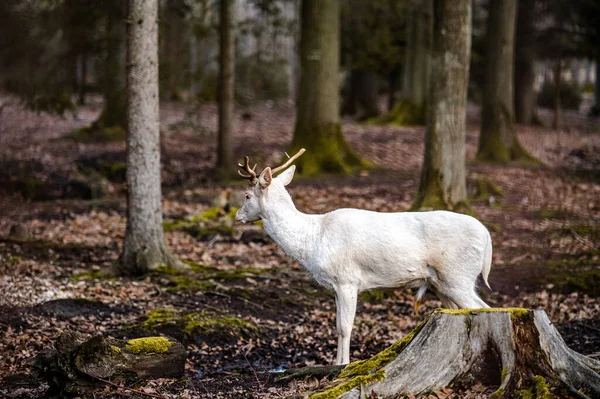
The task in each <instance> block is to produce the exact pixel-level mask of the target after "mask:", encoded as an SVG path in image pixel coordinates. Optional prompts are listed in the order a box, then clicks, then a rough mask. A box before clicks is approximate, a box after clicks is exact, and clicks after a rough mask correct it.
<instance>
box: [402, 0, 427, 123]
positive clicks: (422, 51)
mask: <svg viewBox="0 0 600 399" xmlns="http://www.w3.org/2000/svg"><path fill="white" fill-rule="evenodd" d="M431 7H432V0H425V1H421V2H418V3H417V4H415V5H414V7H413V9H412V12H411V13H409V14H408V15H409V17H408V21H407V40H406V44H407V48H406V52H405V56H406V59H405V63H404V66H405V67H404V75H403V84H402V91H403V93H402V96H403V97H404V100H405V101H407V102H408V103H410V104H412V105H413V106H415V107H416V108H417V109H420V110H421V113H422V115H423V117H424V116H425V112H424V109H425V102H426V100H427V92H428V90H429V77H430V71H431V46H432V23H431V22H432V15H431V14H432V10H431Z"/></svg>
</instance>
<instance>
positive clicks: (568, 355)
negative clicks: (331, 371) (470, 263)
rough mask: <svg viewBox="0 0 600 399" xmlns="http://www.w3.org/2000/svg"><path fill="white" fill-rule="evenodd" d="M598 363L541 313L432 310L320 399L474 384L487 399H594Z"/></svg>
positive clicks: (599, 380) (599, 383)
mask: <svg viewBox="0 0 600 399" xmlns="http://www.w3.org/2000/svg"><path fill="white" fill-rule="evenodd" d="M599 368H600V362H598V361H596V360H593V359H591V358H588V357H585V356H583V355H581V354H579V353H577V352H575V351H573V350H571V349H569V348H568V347H567V346H566V345H565V343H564V341H563V340H562V338H561V336H560V335H559V334H558V332H557V331H556V329H555V328H554V327H553V326H552V323H550V320H549V319H548V316H547V315H546V313H545V312H544V311H543V310H526V309H463V310H447V309H444V310H437V311H435V312H434V313H433V314H432V315H431V316H429V318H428V319H427V320H425V321H424V322H423V323H421V325H419V326H418V327H417V328H415V329H414V330H413V331H412V332H411V333H410V334H409V335H408V336H406V337H405V338H404V339H402V340H401V341H398V342H397V343H395V344H394V345H392V346H391V347H389V348H388V349H385V350H384V351H382V352H380V353H379V354H377V355H375V356H373V357H372V358H370V359H367V360H363V361H358V362H354V363H351V364H349V365H348V366H346V367H345V368H344V369H343V370H342V371H341V373H340V374H339V375H338V378H337V379H336V380H334V381H333V382H332V383H331V384H330V385H329V386H328V387H327V390H325V391H322V392H319V393H316V394H314V395H312V396H311V398H312V399H322V398H346V399H349V398H364V397H369V398H370V397H377V398H396V397H403V396H402V395H405V394H409V393H410V394H413V395H421V394H425V393H427V392H431V391H434V390H438V389H440V388H443V387H447V386H448V385H450V384H452V385H453V386H465V387H467V388H468V387H469V386H470V385H472V384H473V381H477V380H478V381H481V382H483V383H484V385H487V386H493V387H498V388H497V390H496V391H495V392H494V393H493V394H492V396H491V397H492V398H497V399H498V398H515V397H522V398H525V397H529V398H534V397H535V398H547V397H579V398H585V397H588V396H589V397H599V395H600V374H598V371H597V370H598V369H599Z"/></svg>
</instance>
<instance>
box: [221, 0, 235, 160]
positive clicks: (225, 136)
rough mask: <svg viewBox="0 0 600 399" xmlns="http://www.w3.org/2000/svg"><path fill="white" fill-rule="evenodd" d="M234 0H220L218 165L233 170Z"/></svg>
mask: <svg viewBox="0 0 600 399" xmlns="http://www.w3.org/2000/svg"><path fill="white" fill-rule="evenodd" d="M233 6H234V0H220V21H221V23H220V25H221V26H220V28H219V29H220V36H221V43H220V49H221V50H220V54H219V63H220V66H221V68H220V70H219V149H218V159H217V167H218V168H219V169H221V170H231V165H233V146H232V142H231V135H232V125H233V116H234V115H233V111H234V101H235V97H234V96H235V93H234V76H235V75H234V69H235V43H234V41H235V35H234V32H233V20H234V7H233Z"/></svg>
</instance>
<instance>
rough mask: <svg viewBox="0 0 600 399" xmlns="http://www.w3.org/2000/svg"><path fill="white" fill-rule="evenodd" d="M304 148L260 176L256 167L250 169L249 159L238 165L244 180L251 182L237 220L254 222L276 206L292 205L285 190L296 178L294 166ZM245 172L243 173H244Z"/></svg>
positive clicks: (268, 168)
mask: <svg viewBox="0 0 600 399" xmlns="http://www.w3.org/2000/svg"><path fill="white" fill-rule="evenodd" d="M304 151H305V149H304V148H302V149H301V150H300V151H298V152H297V153H296V155H294V156H293V157H291V158H289V159H288V160H287V162H286V163H284V164H283V165H281V166H278V167H276V168H274V169H271V168H270V167H268V166H267V167H266V168H265V169H264V170H263V171H262V172H261V173H260V175H259V176H258V177H257V176H256V171H255V170H256V165H254V167H253V168H250V164H249V158H248V157H245V158H244V164H243V165H242V164H241V163H240V164H238V167H239V168H240V169H241V170H238V173H239V175H240V176H241V177H243V178H244V179H248V180H249V181H250V187H248V189H247V190H246V192H245V194H246V195H245V197H246V200H245V201H244V205H243V206H242V207H241V208H240V209H239V210H238V211H237V213H236V214H235V219H236V220H238V221H240V222H242V223H246V222H254V221H256V220H260V219H262V218H263V216H264V215H265V212H266V210H267V209H268V208H269V207H272V206H276V204H279V203H291V202H292V199H291V197H290V195H289V194H288V192H287V191H286V189H285V186H287V185H288V184H290V182H291V181H292V179H293V178H294V172H295V170H296V167H295V166H294V165H292V166H291V167H290V165H291V164H292V162H294V161H295V160H296V159H297V158H298V157H299V156H300V155H302V154H303V153H304ZM242 170H243V172H242ZM281 171H283V173H281V174H280V175H279V176H277V177H273V176H274V175H275V174H276V173H278V172H281Z"/></svg>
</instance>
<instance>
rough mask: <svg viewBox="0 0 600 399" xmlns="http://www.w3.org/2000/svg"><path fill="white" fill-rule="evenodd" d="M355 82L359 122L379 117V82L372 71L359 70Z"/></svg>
mask: <svg viewBox="0 0 600 399" xmlns="http://www.w3.org/2000/svg"><path fill="white" fill-rule="evenodd" d="M356 72H357V73H358V82H357V87H356V89H357V93H356V94H357V100H358V103H359V105H360V114H359V115H358V119H359V120H365V119H369V118H374V117H377V116H379V114H380V113H381V112H380V110H379V82H378V81H377V75H376V74H375V72H373V71H369V70H365V69H360V70H357V71H356Z"/></svg>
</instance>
